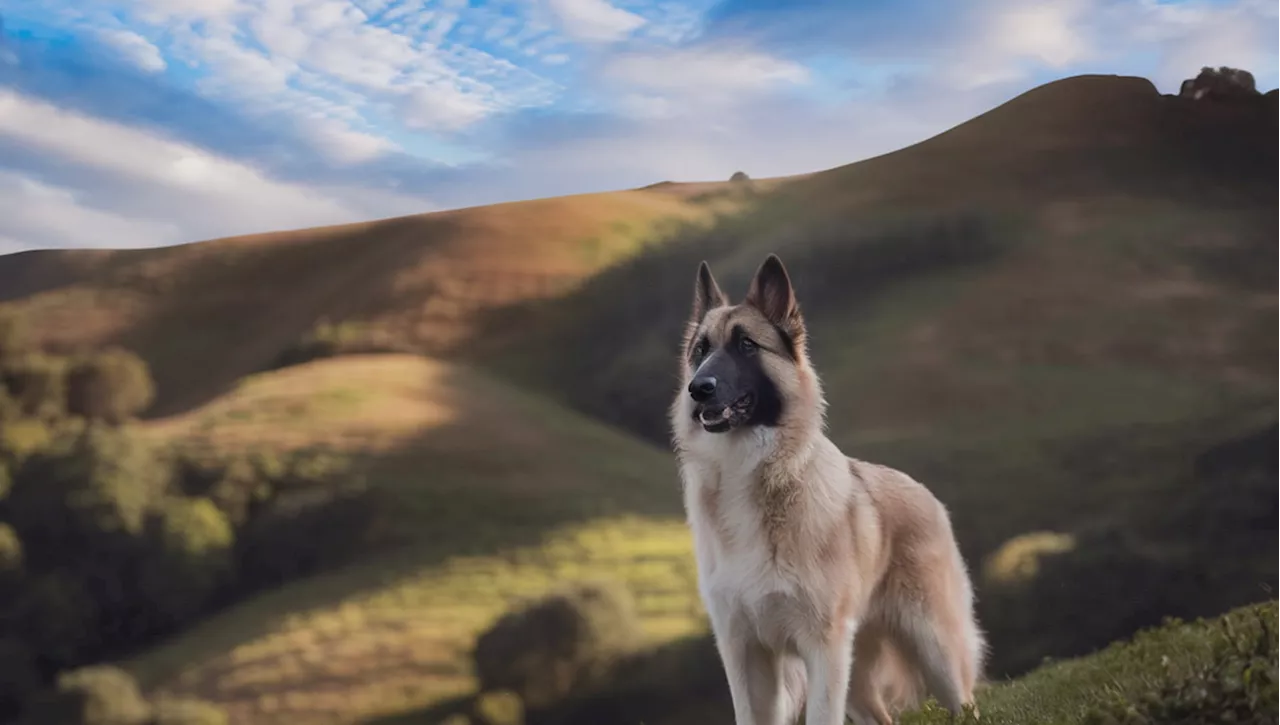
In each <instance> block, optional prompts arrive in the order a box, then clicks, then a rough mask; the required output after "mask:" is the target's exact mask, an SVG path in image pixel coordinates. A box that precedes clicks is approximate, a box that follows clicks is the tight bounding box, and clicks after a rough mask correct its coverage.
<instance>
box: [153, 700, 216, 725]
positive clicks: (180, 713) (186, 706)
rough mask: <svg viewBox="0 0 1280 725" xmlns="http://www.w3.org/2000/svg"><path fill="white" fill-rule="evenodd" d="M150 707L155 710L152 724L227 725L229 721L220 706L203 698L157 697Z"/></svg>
mask: <svg viewBox="0 0 1280 725" xmlns="http://www.w3.org/2000/svg"><path fill="white" fill-rule="evenodd" d="M152 707H153V709H154V711H155V717H154V718H153V719H152V721H151V724H152V725H228V723H230V722H231V720H230V718H228V717H227V713H226V712H225V711H223V710H222V708H220V707H218V706H217V705H214V704H213V703H211V702H205V701H204V700H195V699H191V698H178V697H159V698H156V700H155V702H153V703H152Z"/></svg>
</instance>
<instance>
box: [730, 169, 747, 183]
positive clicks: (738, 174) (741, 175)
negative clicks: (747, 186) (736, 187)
mask: <svg viewBox="0 0 1280 725" xmlns="http://www.w3.org/2000/svg"><path fill="white" fill-rule="evenodd" d="M750 180H751V177H750V176H747V174H746V172H745V171H735V172H733V176H730V177H729V181H732V182H734V183H742V182H745V181H750Z"/></svg>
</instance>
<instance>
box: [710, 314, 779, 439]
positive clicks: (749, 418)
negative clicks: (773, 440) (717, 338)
mask: <svg viewBox="0 0 1280 725" xmlns="http://www.w3.org/2000/svg"><path fill="white" fill-rule="evenodd" d="M760 355H761V351H760V346H759V344H758V343H756V341H755V340H752V339H751V338H750V336H748V335H747V333H746V331H745V330H744V329H743V328H742V327H740V326H735V327H734V328H733V330H732V332H731V334H730V335H729V338H728V339H727V340H725V341H724V343H723V344H722V345H720V346H719V347H713V346H712V344H711V340H710V339H709V338H707V337H706V336H705V335H704V336H703V337H702V338H701V339H699V340H698V342H696V343H695V344H694V347H693V351H692V358H691V360H690V362H691V364H692V365H693V366H694V373H693V378H692V380H690V382H689V386H688V393H689V395H690V397H692V398H693V401H694V406H693V417H694V418H695V419H696V420H697V421H698V422H699V423H701V424H702V427H703V429H704V430H706V431H708V432H710V433H723V432H725V431H728V430H730V429H732V428H738V427H742V426H753V425H777V423H778V417H779V416H780V414H781V411H782V400H781V396H780V395H779V393H778V388H777V386H776V385H774V383H773V381H772V380H771V379H770V378H769V375H768V374H767V373H766V372H765V369H764V366H763V365H761V362H760Z"/></svg>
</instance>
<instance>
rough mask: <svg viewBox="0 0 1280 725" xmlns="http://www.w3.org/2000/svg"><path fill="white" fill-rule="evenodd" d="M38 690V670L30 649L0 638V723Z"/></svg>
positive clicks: (11, 640)
mask: <svg viewBox="0 0 1280 725" xmlns="http://www.w3.org/2000/svg"><path fill="white" fill-rule="evenodd" d="M39 689H40V670H39V668H37V667H36V661H35V658H34V657H33V656H32V654H31V649H30V648H28V647H27V645H26V644H24V643H23V642H22V641H20V640H17V639H14V638H12V637H0V721H3V720H5V719H6V718H9V717H12V716H14V715H15V714H17V712H18V710H19V709H20V708H21V707H22V704H23V703H24V702H26V701H27V700H28V699H29V698H30V697H31V695H33V694H34V693H35V692H36V691H37V690H39Z"/></svg>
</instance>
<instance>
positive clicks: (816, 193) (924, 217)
mask: <svg viewBox="0 0 1280 725" xmlns="http://www.w3.org/2000/svg"><path fill="white" fill-rule="evenodd" d="M1276 120H1277V117H1276V106H1275V101H1274V97H1271V98H1268V99H1262V98H1259V99H1258V101H1257V102H1256V103H1253V102H1247V101H1246V102H1240V103H1218V102H1195V101H1189V100H1187V99H1180V98H1174V97H1167V96H1161V95H1160V94H1159V93H1158V92H1156V90H1155V88H1154V87H1153V86H1152V85H1151V84H1150V83H1149V82H1147V81H1145V80H1143V79H1134V78H1121V77H1109V76H1088V77H1079V78H1071V79H1066V80H1063V81H1059V82H1056V83H1051V84H1048V85H1046V86H1043V87H1040V88H1037V89H1034V90H1032V91H1030V92H1028V93H1026V94H1024V95H1022V96H1020V97H1018V98H1015V99H1013V100H1012V101H1010V102H1009V103H1006V104H1004V105H1002V106H1000V107H998V108H995V109H992V110H991V111H990V112H988V113H986V114H984V115H982V116H979V117H977V118H975V119H973V120H971V121H969V122H967V123H965V124H962V125H960V126H958V127H956V128H954V129H952V130H950V131H948V132H946V133H943V134H940V135H938V136H936V137H934V138H931V139H927V140H924V141H922V142H921V143H919V144H916V145H914V146H911V147H908V148H905V149H901V150H899V151H896V152H894V153H890V154H886V155H883V156H880V157H876V158H873V159H868V160H866V161H862V162H859V163H856V164H851V165H847V166H842V167H838V168H833V169H830V170H827V171H821V172H817V173H814V174H808V175H805V176H801V177H794V178H790V179H785V180H764V181H758V182H753V183H752V184H749V185H732V184H727V183H726V184H720V183H717V184H699V185H681V184H658V185H654V186H652V187H646V188H645V189H640V190H632V191H623V192H614V193H608V194H595V195H584V196H577V197H566V198H560V199H547V200H539V201H530V202H522V203H519V204H506V205H498V206H493V207H483V208H475V209H465V210H459V211H454V212H444V213H437V214H426V215H420V216H415V217H406V218H401V219H392V220H385V221H380V222H372V223H369V224H361V225H349V226H345V227H335V228H325V229H312V230H300V231H295V232H284V233H278V234H269V235H255V236H249V237H241V238H235V239H225V240H213V241H210V242H204V243H200V244H193V245H187V246H182V247H174V248H168V249H159V250H139V251H127V252H126V251H107V252H88V251H61V252H30V253H24V254H18V255H10V256H7V257H0V306H4V307H8V308H11V309H15V310H17V311H19V312H20V314H22V315H24V316H25V317H26V318H27V319H28V321H29V322H30V323H32V327H33V328H34V329H35V330H36V332H37V334H38V336H39V337H40V338H41V340H42V341H43V342H44V344H46V345H47V346H49V347H52V348H55V349H71V348H76V347H80V346H93V345H98V344H102V343H107V342H111V343H119V344H123V345H126V346H128V347H130V348H132V349H134V350H136V351H138V352H139V353H140V354H142V355H143V356H144V357H145V358H146V359H147V360H148V362H149V363H150V364H151V365H152V367H153V370H154V373H155V376H156V378H157V382H158V387H159V392H160V395H159V399H158V402H157V404H156V406H154V408H153V410H152V411H151V413H150V415H149V416H148V418H149V420H147V421H146V422H144V423H143V424H142V426H141V427H142V429H143V430H144V431H146V432H147V433H148V434H149V435H154V436H157V437H161V438H165V439H169V440H187V441H193V442H200V443H201V444H208V445H215V446H226V447H239V446H244V445H249V444H253V445H266V446H269V447H277V448H293V447H299V446H305V445H312V444H324V445H330V446H334V447H338V448H341V449H343V450H346V451H348V452H349V453H351V454H352V455H353V456H354V460H355V463H354V464H353V465H354V466H355V467H356V468H357V469H358V471H359V472H360V473H361V474H362V475H365V476H367V477H368V478H369V479H370V480H371V481H373V482H374V483H375V484H377V486H378V488H379V489H380V490H382V491H384V492H386V494H387V495H388V496H389V497H390V501H391V503H392V505H390V506H388V508H387V510H388V511H389V512H390V518H389V519H388V521H387V524H386V526H387V530H388V532H389V534H390V535H391V536H390V538H391V539H393V540H394V541H396V542H398V544H399V546H398V547H397V548H396V549H394V550H393V551H391V552H386V553H382V554H380V555H379V556H377V557H374V558H370V559H368V560H365V561H362V562H358V563H357V564H355V565H353V566H350V567H347V568H345V569H342V570H339V571H335V572H331V573H329V574H324V575H320V576H318V577H314V578H312V579H310V580H307V581H303V582H299V583H295V584H292V585H289V586H287V587H284V588H282V589H280V590H278V591H274V592H269V593H266V594H264V595H261V596H259V597H257V598H255V599H253V600H251V601H248V602H246V603H244V604H241V605H239V606H236V607H233V608H231V609H229V610H227V611H225V612H223V613H222V614H220V615H217V616H215V617H213V618H211V619H209V620H208V621H206V622H204V623H203V624H201V625H199V626H197V627H196V628H194V629H193V630H191V631H189V632H186V633H184V634H181V635H179V636H177V637H175V638H174V639H173V640H172V641H170V642H167V643H164V644H162V645H161V646H159V647H157V648H155V649H154V650H151V651H148V652H145V653H141V654H140V655H139V656H138V657H137V658H135V659H134V660H132V661H131V663H130V667H131V669H132V670H133V671H135V672H136V673H138V674H139V676H140V677H141V678H142V680H143V681H144V683H145V684H147V685H148V686H149V687H151V688H156V689H162V690H167V691H174V692H181V693H187V694H197V695H200V696H203V697H209V698H212V699H215V700H217V701H219V702H222V703H225V704H227V705H229V706H230V708H231V711H232V712H233V714H235V715H237V716H239V717H244V718H247V717H250V716H252V720H251V721H252V722H255V723H256V722H295V721H299V718H301V719H302V720H305V721H307V722H328V721H334V722H351V721H354V720H356V719H359V718H366V717H371V716H374V715H379V714H391V713H394V712H395V711H397V710H401V709H406V708H414V707H422V706H424V705H427V704H430V703H431V702H435V701H437V700H438V699H440V698H443V697H447V696H450V695H454V694H459V693H464V692H466V691H467V689H468V688H469V687H471V685H472V682H471V679H470V674H469V672H468V670H467V665H466V650H467V647H468V646H469V641H470V638H471V637H472V636H473V635H474V634H475V632H476V631H478V629H480V628H482V627H483V626H485V625H486V624H487V623H488V622H489V621H491V620H492V618H493V617H494V616H496V615H497V614H498V613H499V612H500V611H501V610H502V609H503V608H504V607H505V606H507V605H508V604H509V603H510V602H511V601H513V599H514V598H515V597H518V596H521V595H527V594H536V593H538V592H541V591H543V590H545V589H546V588H547V587H548V586H549V585H550V584H551V583H553V582H555V581H557V580H562V579H568V578H577V577H583V576H596V575H606V576H612V577H619V578H622V579H624V580H626V581H627V582H628V583H629V584H630V585H631V588H632V590H633V591H634V592H635V593H636V594H637V596H638V597H639V599H640V606H641V610H642V614H643V615H644V617H645V621H646V625H647V627H648V630H649V634H650V635H651V636H652V637H653V638H654V640H655V641H662V640H666V639H670V638H672V637H676V636H679V635H683V634H689V633H693V632H697V631H699V629H700V627H701V613H700V611H699V609H698V606H697V603H696V597H695V596H694V594H693V591H692V576H693V573H692V569H691V566H692V564H691V561H690V559H689V554H688V551H687V546H688V541H687V538H686V534H685V531H684V529H683V525H682V524H681V523H680V521H679V516H680V503H679V497H678V489H677V483H676V478H675V474H674V468H673V465H672V462H671V460H670V456H669V455H667V454H666V452H665V446H666V422H665V417H664V412H665V406H666V405H667V403H668V402H669V400H670V396H671V395H672V393H673V389H674V383H675V370H674V350H675V346H676V345H677V344H678V333H679V330H680V327H681V325H682V324H683V322H684V319H685V315H686V313H687V310H688V306H689V301H690V300H689V296H690V293H691V288H692V280H693V273H694V270H695V269H696V265H697V262H698V261H699V260H700V259H704V258H705V259H708V260H709V261H710V262H711V265H712V267H713V269H714V270H715V272H716V274H717V276H718V278H719V279H720V281H721V284H722V285H723V286H724V287H725V289H726V290H727V291H730V292H731V294H733V295H734V296H735V297H740V296H741V294H742V293H743V292H744V291H745V285H746V282H747V279H748V276H749V274H750V273H751V272H752V271H753V270H754V269H755V266H756V265H757V264H758V263H759V261H760V259H762V258H763V256H764V254H766V253H767V252H777V253H779V254H780V255H781V256H782V258H783V260H784V262H785V263H786V264H787V265H788V268H789V270H790V271H791V275H792V278H793V280H794V281H795V283H796V285H797V289H798V293H799V296H800V301H801V303H802V305H803V307H804V309H805V312H806V315H807V319H808V321H809V324H810V326H811V328H812V333H813V334H812V339H813V341H812V346H813V349H812V352H813V355H814V357H815V361H816V364H817V366H818V369H819V372H820V373H821V374H822V375H823V378H824V382H825V385H826V389H827V394H828V399H829V401H830V402H831V409H830V415H829V428H830V431H831V434H832V436H833V438H834V439H835V440H836V441H837V442H838V443H840V444H841V445H842V446H844V447H845V449H846V451H848V452H850V453H851V454H852V455H855V456H858V457H862V458H867V459H871V460H876V461H879V462H883V463H888V464H891V465H896V466H899V467H902V468H904V469H905V470H907V471H909V472H910V473H912V474H913V475H915V476H916V477H917V478H919V479H921V480H922V481H923V482H925V483H926V484H927V485H929V486H930V487H931V488H932V489H933V490H934V491H935V492H936V493H937V494H938V495H939V497H940V498H941V499H942V500H943V501H944V502H945V503H946V504H947V506H948V507H949V508H950V509H951V511H952V515H953V518H954V519H955V521H956V529H957V532H958V534H959V536H960V538H961V543H962V548H963V549H964V551H965V553H966V555H967V557H968V558H969V559H970V561H971V562H973V567H974V569H975V571H982V570H983V569H984V567H983V565H982V563H983V562H984V561H985V560H988V559H989V558H990V557H992V556H995V555H998V554H1000V553H1001V552H1007V551H1008V546H1009V545H1011V544H1009V543H1008V542H1011V541H1014V542H1016V541H1018V540H1019V539H1018V538H1017V537H1019V536H1022V535H1025V534H1035V533H1036V532H1044V531H1050V532H1061V533H1065V534H1067V535H1069V537H1070V538H1071V540H1072V541H1073V542H1075V543H1074V544H1073V546H1072V547H1071V550H1070V551H1068V552H1066V553H1064V554H1062V555H1060V556H1057V557H1046V560H1045V561H1044V562H1042V566H1040V567H1039V574H1038V575H1034V576H1032V577H1030V580H1029V581H1023V582H1018V583H1015V584H1013V585H1009V584H1006V583H1002V582H1000V581H996V580H994V579H991V578H989V577H986V576H984V577H983V578H982V579H981V580H980V582H979V601H980V602H981V603H982V606H983V607H984V610H983V612H982V613H983V615H984V618H985V621H986V622H988V623H989V624H988V625H987V626H988V627H989V628H990V629H992V637H993V643H994V645H995V653H996V659H995V662H994V664H995V668H994V674H995V675H996V676H999V675H1003V674H1015V673H1020V672H1023V671H1026V670H1028V669H1029V668H1031V667H1033V666H1035V665H1036V664H1038V663H1039V661H1040V659H1041V658H1042V657H1044V656H1054V657H1068V656H1073V655H1077V654H1083V653H1086V652H1089V651H1091V650H1093V649H1095V648H1097V647H1099V646H1101V645H1103V644H1105V643H1106V642H1108V641H1111V640H1112V639H1115V638H1116V637H1121V636H1126V635H1128V634H1130V633H1132V632H1133V631H1134V630H1135V629H1137V628H1140V627H1143V626H1146V625H1149V624H1155V623H1158V622H1159V619H1160V617H1162V616H1164V615H1179V616H1184V617H1193V616H1197V615H1201V614H1216V613H1219V612H1221V611H1224V610H1225V609H1227V608H1229V607H1232V606H1236V605H1238V604H1242V603H1246V602H1251V601H1257V600H1261V599H1264V598H1268V597H1272V596H1274V591H1275V587H1276V575H1275V572H1276V554H1275V547H1274V541H1275V537H1276V521H1275V519H1274V518H1273V517H1270V516H1269V515H1267V516H1261V517H1259V515H1258V513H1257V512H1258V511H1267V512H1269V511H1274V510H1275V508H1274V507H1275V505H1276V499H1275V495H1276V490H1275V485H1274V481H1275V477H1274V466H1275V462H1274V460H1275V459H1274V455H1271V457H1270V458H1267V456H1264V455H1262V456H1260V455H1258V453H1257V449H1258V446H1257V445H1255V444H1254V443H1256V441H1257V440H1262V439H1265V438H1266V435H1267V433H1268V431H1271V430H1274V428H1273V426H1274V424H1275V420H1276V414H1275V404H1276V399H1277V388H1276V383H1275V377H1274V370H1275V363H1276V360H1277V345H1276V342H1275V340H1276V338H1275V337H1273V330H1274V329H1275V328H1276V323H1277V303H1276V296H1275V289H1276V288H1277V277H1276V272H1274V271H1273V270H1275V269H1276V268H1277V264H1276V262H1277V247H1276V238H1277V236H1280V234H1278V232H1280V229H1278V226H1277V221H1276V220H1277V214H1276V201H1275V199H1276V198H1277V193H1276V192H1277V188H1276V187H1277V182H1276V177H1275V175H1274V170H1275V167H1274V166H1272V165H1271V164H1272V161H1271V159H1272V158H1274V152H1276V150H1277V147H1276V140H1275V139H1276V137H1275V135H1274V134H1273V129H1274V128H1275V124H1276ZM322 320H331V321H335V322H344V323H349V324H352V325H355V326H358V327H359V328H360V329H365V330H370V331H376V332H377V333H378V334H380V335H384V336H388V337H390V338H392V339H394V340H396V341H397V342H398V343H401V344H402V345H403V347H404V348H405V349H407V350H414V351H417V352H421V353H425V354H427V355H430V357H422V356H418V355H409V354H394V355H392V354H388V355H361V356H343V357H338V358H336V359H331V360H323V361H314V362H310V363H306V364H303V365H298V366H291V367H286V368H284V369H280V370H274V371H267V372H264V371H263V370H264V369H265V368H268V367H271V366H272V364H273V361H274V360H277V359H278V356H279V355H280V353H281V352H282V351H284V350H286V349H288V348H289V347H290V346H291V345H294V344H295V343H296V342H297V340H298V339H299V338H300V337H301V336H302V335H304V334H306V333H307V331H309V330H310V329H312V328H313V327H314V326H315V325H316V323H317V322H319V321H322ZM246 376H247V377H246ZM1273 438H1274V435H1272V439H1273ZM1242 441H1243V442H1245V443H1246V444H1248V445H1244V448H1241V445H1242V444H1241V442H1242ZM1251 442H1254V443H1251ZM1233 446H1234V447H1233ZM1246 449H1247V451H1248V452H1247V453H1231V454H1229V455H1226V457H1227V458H1229V459H1230V461H1229V463H1230V465H1225V464H1224V465H1225V467H1224V465H1218V464H1214V465H1210V464H1208V463H1206V461H1210V462H1212V461H1214V460H1218V459H1221V458H1222V457H1223V455H1225V454H1221V453H1220V452H1221V451H1239V450H1246ZM1215 456H1216V458H1215ZM1215 466H1216V467H1215ZM1268 467H1269V468H1268ZM1055 561H1056V562H1057V563H1056V564H1055V563H1054V562H1055ZM1081 582H1085V583H1087V586H1082V585H1081ZM1268 587H1269V589H1268Z"/></svg>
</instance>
